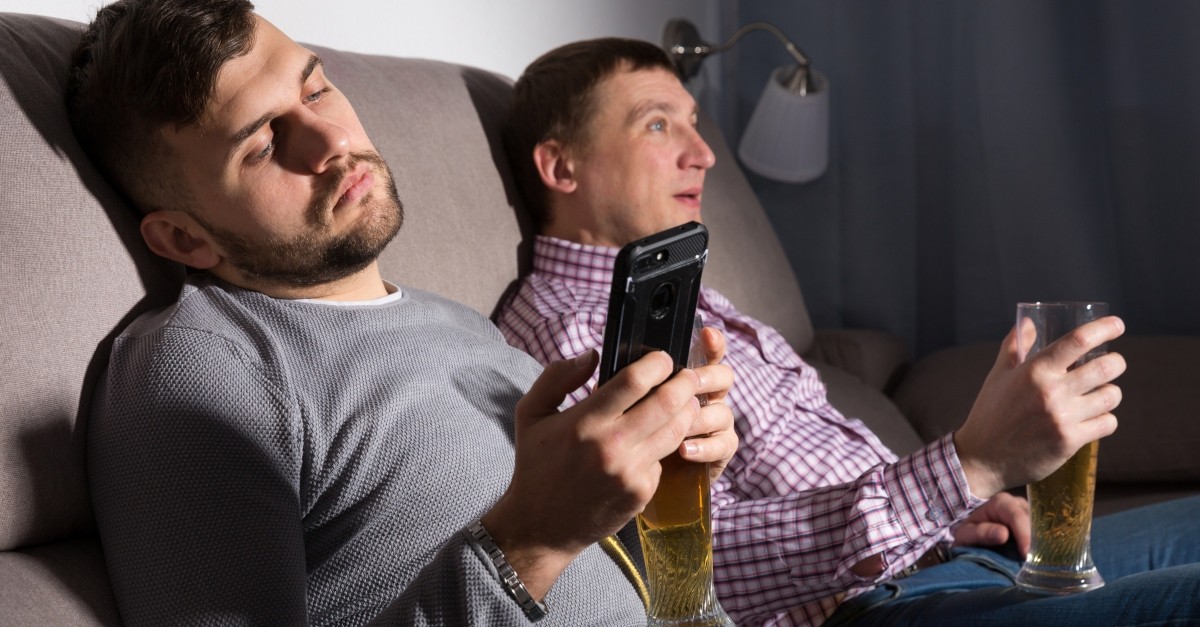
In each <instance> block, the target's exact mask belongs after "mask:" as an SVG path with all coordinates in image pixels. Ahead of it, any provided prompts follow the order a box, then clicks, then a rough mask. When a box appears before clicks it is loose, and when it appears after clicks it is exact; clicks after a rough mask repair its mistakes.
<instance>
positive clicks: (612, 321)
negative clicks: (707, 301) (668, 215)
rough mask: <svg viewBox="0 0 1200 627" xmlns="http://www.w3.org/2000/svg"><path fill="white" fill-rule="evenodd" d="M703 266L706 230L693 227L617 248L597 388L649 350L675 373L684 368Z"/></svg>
mask: <svg viewBox="0 0 1200 627" xmlns="http://www.w3.org/2000/svg"><path fill="white" fill-rule="evenodd" d="M707 262H708V229H707V228H705V226H704V225H703V224H700V223H698V222H688V223H687V224H684V225H681V226H677V227H675V228H671V229H667V230H665V231H660V232H658V233H655V234H654V235H651V236H649V237H646V238H643V239H640V240H637V241H634V242H630V243H628V244H626V245H625V246H623V247H622V248H621V250H620V252H618V253H617V261H616V266H615V267H614V268H613V278H612V291H611V294H610V297H609V300H608V321H607V322H606V323H605V327H604V347H603V350H602V351H601V353H600V379H599V383H601V384H603V383H604V382H605V381H607V380H608V379H609V378H611V377H612V376H613V375H615V374H616V373H617V372H618V371H620V369H621V368H624V367H625V366H627V365H629V364H630V363H631V362H634V361H637V360H638V359H639V358H641V357H642V355H645V354H646V353H648V352H650V351H654V350H662V351H666V353H667V354H668V355H670V356H671V359H673V360H674V361H675V370H677V371H678V370H679V369H681V368H684V367H686V366H687V365H688V354H689V352H690V350H691V348H692V343H693V327H694V323H695V318H696V301H697V300H698V299H699V297H700V275H701V273H702V272H703V270H704V264H705V263H707Z"/></svg>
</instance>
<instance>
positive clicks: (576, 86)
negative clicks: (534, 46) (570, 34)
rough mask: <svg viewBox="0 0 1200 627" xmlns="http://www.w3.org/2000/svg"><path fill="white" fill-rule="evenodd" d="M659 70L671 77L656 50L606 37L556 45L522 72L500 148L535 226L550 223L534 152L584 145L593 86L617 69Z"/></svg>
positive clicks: (671, 69) (660, 52)
mask: <svg viewBox="0 0 1200 627" xmlns="http://www.w3.org/2000/svg"><path fill="white" fill-rule="evenodd" d="M648 68H662V69H665V70H667V71H669V72H674V71H675V67H674V66H673V65H672V63H671V58H670V57H669V56H667V53H666V52H665V51H664V50H663V49H662V48H659V47H658V46H656V45H654V44H651V43H649V42H646V41H641V40H637V39H623V38H618V37H605V38H601V39H589V40H585V41H578V42H575V43H570V44H567V45H565V46H560V47H558V48H555V49H554V50H551V51H550V52H547V53H546V54H544V55H542V56H541V57H538V59H537V60H536V61H534V62H533V63H531V64H529V67H527V68H525V72H524V73H523V74H521V77H520V78H519V79H517V82H516V84H515V85H514V86H513V99H512V107H511V108H510V109H509V114H508V123H507V124H505V129H504V146H505V150H506V151H507V152H508V159H509V162H510V165H511V166H512V168H513V175H514V177H515V178H516V180H517V186H518V187H519V188H520V190H521V195H522V197H523V198H524V200H525V205H526V208H527V209H528V210H529V214H530V216H531V217H532V219H533V224H534V226H535V227H536V228H538V229H540V228H541V227H543V226H545V225H546V224H548V223H549V220H550V215H549V207H548V206H547V203H546V198H547V196H546V192H547V190H546V188H545V186H544V185H542V180H541V177H539V176H538V173H537V169H536V168H535V167H534V164H533V149H534V148H535V147H536V146H537V145H538V144H540V143H542V142H544V141H547V140H551V139H553V140H557V141H558V142H559V143H561V144H562V145H563V146H572V147H583V146H586V145H587V141H588V137H587V136H586V133H587V128H588V124H589V123H590V122H591V121H592V117H593V116H594V114H595V102H596V99H595V98H594V97H593V96H594V92H595V89H596V86H597V85H598V84H599V83H600V82H601V81H602V80H604V79H605V78H607V77H608V76H609V75H610V74H612V73H613V72H615V71H617V70H618V69H627V70H630V71H633V70H642V69H648Z"/></svg>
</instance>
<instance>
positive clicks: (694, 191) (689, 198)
mask: <svg viewBox="0 0 1200 627" xmlns="http://www.w3.org/2000/svg"><path fill="white" fill-rule="evenodd" d="M703 191H704V188H702V187H692V188H689V189H685V190H683V191H681V192H679V193H677V194H675V199H676V200H679V201H681V202H685V203H688V204H697V205H698V204H700V194H701V192H703Z"/></svg>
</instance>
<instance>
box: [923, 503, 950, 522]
mask: <svg viewBox="0 0 1200 627" xmlns="http://www.w3.org/2000/svg"><path fill="white" fill-rule="evenodd" d="M925 519H926V520H928V521H929V522H932V523H938V524H941V523H942V521H944V520H945V519H946V512H944V511H942V509H941V508H940V507H932V508H930V509H929V511H927V512H925Z"/></svg>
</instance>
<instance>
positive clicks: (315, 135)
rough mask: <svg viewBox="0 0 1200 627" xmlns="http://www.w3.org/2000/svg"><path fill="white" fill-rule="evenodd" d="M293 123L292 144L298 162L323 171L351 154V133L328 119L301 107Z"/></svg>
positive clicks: (314, 169) (313, 169) (317, 172)
mask: <svg viewBox="0 0 1200 627" xmlns="http://www.w3.org/2000/svg"><path fill="white" fill-rule="evenodd" d="M293 124H294V128H293V129H292V133H291V136H292V146H290V148H291V149H292V154H293V157H294V158H295V159H296V160H297V165H298V166H300V167H303V168H305V169H306V170H308V171H310V172H313V173H315V174H321V173H324V172H325V171H326V170H328V169H329V168H330V167H331V166H332V165H333V164H334V163H336V162H337V161H338V160H339V159H341V158H343V157H345V156H346V155H348V154H350V134H349V133H347V132H346V129H345V128H343V127H341V126H340V125H338V124H336V123H334V122H332V121H330V120H329V119H327V118H325V117H323V116H321V115H319V114H317V113H315V112H313V111H311V110H309V109H307V108H304V107H301V108H300V110H299V111H298V112H297V114H296V115H295V118H294V121H293Z"/></svg>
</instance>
